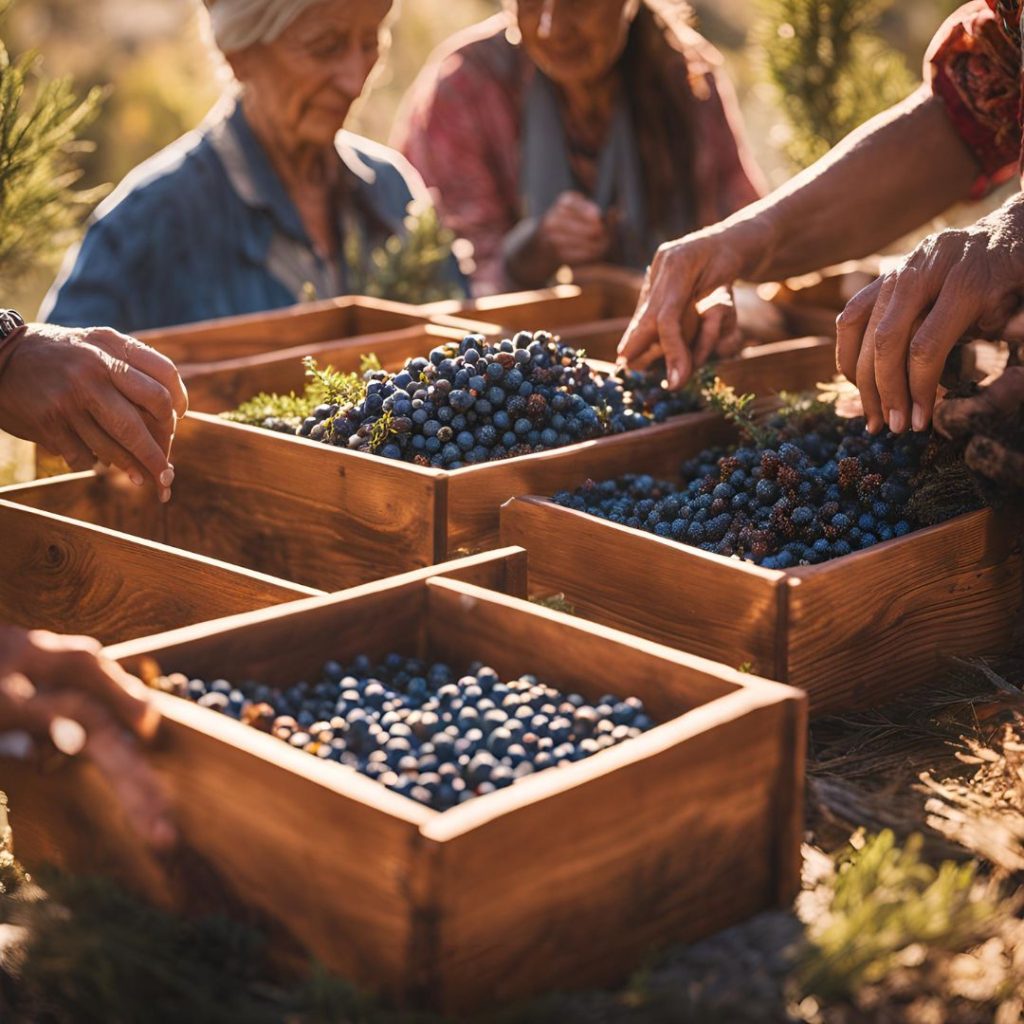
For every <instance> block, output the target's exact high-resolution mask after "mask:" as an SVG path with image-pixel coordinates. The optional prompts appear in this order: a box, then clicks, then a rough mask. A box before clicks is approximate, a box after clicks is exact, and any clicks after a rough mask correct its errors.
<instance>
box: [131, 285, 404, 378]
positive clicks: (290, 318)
mask: <svg viewBox="0 0 1024 1024" xmlns="http://www.w3.org/2000/svg"><path fill="white" fill-rule="evenodd" d="M392 326H404V325H399V324H393V325H392ZM355 333H357V328H356V324H355V315H354V310H353V306H352V303H351V301H350V300H345V299H342V300H337V299H326V300H323V301H320V302H315V303H309V304H307V305H302V306H288V307H286V308H284V309H275V310H267V311H266V312H265V313H259V314H256V315H248V314H247V315H244V316H229V317H222V318H219V319H216V320H203V321H200V322H198V323H194V324H183V325H181V326H178V327H166V328H159V329H156V330H151V331H139V332H138V334H137V337H138V339H139V340H140V341H144V342H145V343H146V344H147V345H151V346H152V347H153V348H155V349H156V350H157V351H159V352H163V354H164V355H166V356H167V357H168V358H170V359H173V360H174V361H175V362H176V363H194V362H195V363H204V362H207V361H211V360H215V359H233V358H236V357H238V356H244V355H254V354H256V353H257V352H272V351H274V350H275V349H278V348H287V347H290V346H292V345H301V344H304V343H307V342H312V341H323V340H324V339H326V338H343V337H345V336H346V335H352V334H355Z"/></svg>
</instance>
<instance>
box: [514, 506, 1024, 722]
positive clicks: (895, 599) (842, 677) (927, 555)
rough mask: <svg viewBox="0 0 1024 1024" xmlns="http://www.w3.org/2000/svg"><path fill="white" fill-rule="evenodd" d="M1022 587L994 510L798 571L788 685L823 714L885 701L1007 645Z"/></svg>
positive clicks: (1022, 612)
mask: <svg viewBox="0 0 1024 1024" xmlns="http://www.w3.org/2000/svg"><path fill="white" fill-rule="evenodd" d="M532 562H533V559H532V558H531V563H532ZM1022 584H1024V567H1022V559H1021V553H1020V538H1019V534H1018V533H1017V532H1016V530H1015V528H1014V526H1013V524H1012V523H1011V522H1010V521H1009V520H1008V519H1007V518H1004V517H1001V516H998V515H996V514H994V513H992V512H990V511H982V512H974V513H971V514H969V515H966V516H960V517H957V518H956V519H953V520H950V521H949V522H947V523H943V524H942V525H940V526H936V527H932V528H930V529H927V530H922V531H920V532H919V533H916V534H910V535H909V536H907V537H903V538H900V539H899V540H896V541H891V542H889V543H887V544H883V545H879V546H878V547H876V548H871V549H869V550H867V551H863V552H858V553H856V554H853V555H848V556H846V557H845V558H841V559H837V560H835V561H834V562H829V563H826V564H825V565H822V566H814V567H812V568H811V569H806V570H801V571H798V572H796V573H793V574H792V576H791V580H790V583H789V586H788V600H789V628H788V637H787V644H788V649H789V676H788V682H790V683H791V684H792V685H794V686H799V687H801V688H802V689H805V690H806V691H807V692H808V694H809V696H810V699H811V709H812V712H813V713H816V714H818V713H823V712H832V711H840V710H845V709H848V708H852V707H863V706H866V705H871V704H878V703H883V702H885V701H886V700H889V699H891V698H892V696H893V695H894V694H896V693H897V692H899V691H900V690H904V689H908V688H910V687H912V686H915V685H917V684H919V683H923V682H926V681H927V680H928V679H930V678H932V677H933V676H934V675H935V672H936V670H937V669H938V668H939V666H940V664H941V661H942V659H943V658H944V657H949V656H954V655H958V656H969V655H976V654H990V653H995V652H998V651H999V650H1004V649H1006V648H1007V647H1008V646H1009V644H1010V643H1011V640H1012V635H1013V632H1014V629H1015V628H1017V626H1018V625H1019V623H1020V622H1021V620H1022V616H1024V589H1022Z"/></svg>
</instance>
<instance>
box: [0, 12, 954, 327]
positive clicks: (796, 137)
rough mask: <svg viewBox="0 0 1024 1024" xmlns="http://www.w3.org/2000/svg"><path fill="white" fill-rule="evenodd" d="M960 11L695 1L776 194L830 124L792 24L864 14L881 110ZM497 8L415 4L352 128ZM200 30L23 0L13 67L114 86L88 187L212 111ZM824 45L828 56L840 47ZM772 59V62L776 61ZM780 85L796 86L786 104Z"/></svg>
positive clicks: (38, 285) (119, 173) (16, 291)
mask: <svg viewBox="0 0 1024 1024" xmlns="http://www.w3.org/2000/svg"><path fill="white" fill-rule="evenodd" d="M956 6H957V3H956V0H903V2H901V3H897V4H893V3H890V4H885V3H879V0H758V2H756V3H750V2H749V0H696V2H694V3H693V7H694V9H695V14H696V18H697V24H698V27H699V28H700V29H701V31H703V32H704V33H705V34H706V35H707V36H708V37H709V38H710V39H711V40H712V42H714V43H715V44H716V45H717V46H718V47H719V48H720V49H721V50H722V51H723V53H724V55H725V59H726V64H727V67H728V70H729V72H730V74H731V76H732V78H733V81H734V83H735V85H736V89H737V91H738V93H739V95H740V100H741V105H742V108H743V112H744V117H745V119H746V122H747V128H748V131H749V134H750V136H751V140H752V142H753V145H754V149H755V152H756V154H757V156H758V158H759V160H760V161H761V163H762V166H763V167H764V168H765V169H766V171H767V172H768V174H769V177H770V179H771V180H772V181H773V182H775V183H777V182H779V181H781V180H783V179H784V178H785V177H786V176H787V175H788V174H790V173H792V170H793V168H794V162H793V159H792V158H793V157H794V156H796V157H797V160H798V162H805V161H804V160H803V159H801V156H803V157H809V156H811V155H813V147H814V145H815V143H814V140H813V139H812V140H810V142H809V141H808V139H807V138H806V134H807V131H810V132H817V133H818V134H819V135H820V120H821V118H820V116H819V117H817V119H815V118H813V117H811V116H810V114H809V111H810V108H809V107H808V105H807V104H806V103H805V104H804V105H803V106H801V104H800V90H801V88H803V89H804V93H805V98H806V96H807V94H808V93H809V92H810V93H813V82H812V81H809V79H808V78H807V75H806V74H797V75H796V77H794V72H800V71H802V70H806V64H807V59H808V58H807V52H806V47H804V48H802V49H800V48H797V49H795V50H794V49H793V48H792V47H790V51H791V52H790V53H788V54H787V52H786V46H785V45H783V44H788V43H791V42H792V40H793V34H792V32H791V31H790V29H787V28H786V26H787V25H793V26H799V25H800V24H801V18H804V19H806V18H808V17H811V18H813V17H814V16H815V10H814V9H816V8H823V9H828V8H834V7H851V8H861V9H862V10H866V11H867V12H868V14H869V15H870V17H869V19H868V20H869V23H870V24H869V27H870V29H871V31H872V32H873V33H876V34H877V40H878V41H879V45H877V46H873V47H869V48H868V51H867V52H866V54H865V55H864V62H865V63H864V66H863V67H862V68H861V73H863V74H864V75H866V78H865V79H864V81H866V82H867V86H866V87H864V88H861V89H860V92H859V96H860V99H859V101H858V102H860V103H861V104H862V105H863V104H864V103H868V104H870V103H871V102H872V98H873V100H874V103H875V106H880V105H882V104H883V103H884V102H887V101H889V100H891V99H892V98H893V95H894V89H895V91H896V92H899V91H901V90H905V89H906V88H907V87H909V86H910V85H912V84H913V82H914V81H915V80H917V78H918V76H919V68H920V63H921V58H922V55H923V53H924V49H925V46H926V45H927V43H928V40H929V39H930V38H931V35H932V33H933V32H934V31H935V29H936V27H937V26H938V24H939V23H940V22H941V20H942V19H943V18H944V17H945V16H946V15H947V14H949V13H950V12H951V11H952V10H953V9H955V7H956ZM499 7H500V2H499V0H405V2H404V4H403V5H402V7H401V9H400V11H399V14H398V17H397V20H396V21H395V24H394V29H393V44H392V48H391V51H390V54H389V56H388V59H387V61H386V63H385V64H384V66H383V67H382V68H381V69H379V72H378V74H377V76H376V78H375V80H374V83H373V88H372V91H371V92H370V94H369V96H368V97H367V98H365V99H364V101H363V103H362V104H361V106H360V108H359V109H358V110H357V111H356V112H355V113H354V115H353V117H352V118H351V121H350V124H351V127H352V128H353V129H354V130H356V131H359V132H362V133H363V134H365V135H368V136H370V137H372V138H375V139H379V140H386V139H387V137H388V134H389V132H390V127H391V123H392V120H393V118H394V114H395V111H396V110H397V108H398V104H399V102H400V100H401V97H402V95H403V93H404V91H405V90H406V88H407V87H408V85H409V83H410V82H411V81H412V79H413V78H414V77H415V75H416V73H417V71H418V70H419V68H420V67H422V65H423V63H424V61H425V60H426V58H427V56H428V55H429V53H430V52H431V51H432V50H433V49H434V47H435V46H437V45H438V44H439V43H440V42H441V41H442V40H444V39H445V38H446V37H447V36H449V35H450V34H451V33H453V32H455V31H456V30H458V29H459V28H462V27H464V26H466V25H470V24H472V23H473V22H475V21H478V20H480V19H482V18H484V17H487V16H488V15H490V14H493V13H494V12H495V11H497V10H498V9H499ZM200 22H201V17H200V13H199V5H198V2H197V0H92V2H90V3H87V4H85V3H81V2H80V0H15V3H14V4H13V7H12V9H11V10H10V11H9V13H8V15H7V17H6V19H5V21H4V23H3V27H2V28H3V38H4V42H5V43H6V45H7V48H8V49H9V50H10V52H11V54H12V56H14V57H17V56H18V55H19V54H22V53H24V52H26V51H27V50H29V49H32V48H35V49H38V50H39V51H40V52H41V54H42V56H43V58H44V62H45V64H44V67H45V73H46V74H47V75H49V76H60V75H70V76H72V78H73V81H74V83H75V87H76V90H77V92H78V94H79V95H81V96H85V95H86V94H87V93H88V91H89V90H90V89H91V88H93V87H96V86H100V87H103V88H105V89H106V98H105V100H104V102H103V104H102V108H101V110H100V112H99V116H98V117H96V118H95V120H94V121H93V122H92V123H91V124H90V125H88V126H87V127H86V128H85V129H84V131H83V133H82V134H83V137H84V138H85V139H86V140H88V141H90V142H92V143H93V144H94V146H93V148H92V150H91V152H86V153H83V154H82V156H81V166H82V169H83V172H84V173H83V175H82V178H81V180H80V181H79V183H78V187H80V188H90V187H95V186H101V185H104V184H108V183H109V184H116V183H117V182H118V181H120V180H121V178H122V177H123V176H124V175H125V173H127V171H129V170H130V169H131V168H132V167H134V166H135V165H136V164H138V163H139V162H140V161H142V160H144V159H145V158H146V157H148V156H150V155H151V154H153V153H154V152H156V151H157V150H159V149H160V148H161V147H163V146H165V145H166V144H167V143H169V142H170V141H172V140H173V139H175V138H176V137H177V136H179V135H180V134H182V133H183V132H184V131H187V130H188V129H190V128H193V127H195V126H196V125H197V124H199V122H200V121H201V120H202V118H203V117H204V116H205V114H206V113H207V112H208V111H209V109H210V107H211V106H212V105H213V103H214V102H215V101H216V99H217V97H218V95H219V93H220V91H221V89H222V87H223V85H224V78H223V73H222V71H221V70H220V68H219V67H218V63H217V61H216V60H215V59H213V58H212V57H211V55H210V52H209V50H208V49H207V46H206V44H205V42H204V40H203V38H202V32H201V30H200ZM826 35H827V33H825V34H823V39H822V41H821V42H820V46H821V47H827V46H829V45H830V43H829V41H828V39H827V38H825V36H826ZM766 53H767V54H771V56H770V57H767V58H766ZM821 56H822V60H823V62H824V63H827V61H828V59H830V58H829V55H828V54H827V53H825V52H824V50H822V51H821ZM787 62H788V64H789V68H788V71H787V68H786V64H787ZM904 68H906V69H907V70H906V71H905V72H904V71H903V69H904ZM787 74H788V76H789V77H788V79H787V77H786V76H787ZM872 75H876V76H879V77H883V76H884V77H886V79H887V80H888V81H889V84H888V86H887V87H886V88H878V89H872V88H871V85H870V83H871V78H872ZM893 75H896V76H897V77H896V79H895V80H893ZM787 83H788V84H787ZM780 85H781V86H786V87H787V88H788V89H789V92H790V95H789V96H788V97H787V96H785V95H783V93H782V92H780V88H779V87H780ZM794 95H795V96H796V97H797V99H796V101H795V105H794V100H793V98H792V97H793V96H794ZM871 112H873V111H872V110H871V109H862V107H857V108H856V109H855V110H853V111H852V112H851V111H850V110H847V111H845V112H844V114H843V117H844V118H845V119H846V121H847V122H848V121H850V120H851V119H852V120H853V121H856V120H857V119H858V117H860V116H862V115H863V116H867V115H869V114H870V113H871ZM812 113H813V111H812ZM787 115H788V116H787ZM844 123H845V122H844ZM801 135H803V136H804V137H803V138H801ZM817 145H818V146H819V148H820V142H819V143H817ZM809 147H810V148H809ZM55 269H56V268H55V266H53V265H52V264H50V265H43V266H38V267H35V268H33V271H32V272H31V273H29V274H28V275H26V276H25V277H24V279H23V280H21V281H19V282H18V283H17V284H13V285H12V284H11V283H10V282H8V284H7V285H6V287H5V288H4V302H5V304H9V305H13V306H16V307H20V308H22V309H23V310H24V311H25V312H26V313H27V314H32V313H34V312H35V310H36V308H37V307H38V304H39V301H40V299H41V297H42V294H43V292H44V291H45V289H46V287H47V285H48V284H49V282H50V280H51V279H52V277H53V274H54V272H55ZM0 284H3V282H0Z"/></svg>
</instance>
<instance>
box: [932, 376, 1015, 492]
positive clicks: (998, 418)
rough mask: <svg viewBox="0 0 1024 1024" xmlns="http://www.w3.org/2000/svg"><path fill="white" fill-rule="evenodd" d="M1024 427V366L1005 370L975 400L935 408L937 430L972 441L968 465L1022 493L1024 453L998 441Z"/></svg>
mask: <svg viewBox="0 0 1024 1024" xmlns="http://www.w3.org/2000/svg"><path fill="white" fill-rule="evenodd" d="M1022 427H1024V366H1011V367H1010V368H1009V369H1007V370H1004V371H1003V374H1002V376H1001V377H999V378H998V379H997V380H995V381H994V382H993V383H992V384H990V385H989V386H988V387H987V388H985V389H983V390H982V392H981V393H980V394H979V395H975V396H974V397H973V398H953V399H946V400H945V401H944V402H940V403H939V404H938V405H937V406H936V407H935V429H936V430H938V431H939V432H940V433H941V434H944V435H945V436H946V437H969V438H970V441H969V442H968V444H967V450H966V451H965V453H964V458H965V459H966V460H967V464H968V465H969V466H970V467H971V468H972V469H974V470H976V471H977V472H979V473H981V474H983V475H984V476H987V477H988V478H989V479H990V480H993V481H994V482H995V483H997V484H1002V485H1003V486H1005V487H1009V488H1011V489H1016V490H1019V491H1024V451H1018V450H1014V449H1013V448H1011V447H1008V446H1007V445H1005V444H1003V443H1002V442H1001V441H999V440H996V439H995V438H996V437H999V436H1000V435H1005V434H1007V433H1011V432H1012V431H1013V430H1014V428H1016V429H1017V430H1021V429H1022ZM1000 428H1003V429H1002V430H1001V429H1000ZM993 435H995V436H993Z"/></svg>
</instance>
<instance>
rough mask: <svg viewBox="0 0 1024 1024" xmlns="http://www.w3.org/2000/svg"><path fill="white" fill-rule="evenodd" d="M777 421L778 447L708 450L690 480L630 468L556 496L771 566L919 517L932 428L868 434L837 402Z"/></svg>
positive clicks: (893, 531)
mask: <svg viewBox="0 0 1024 1024" xmlns="http://www.w3.org/2000/svg"><path fill="white" fill-rule="evenodd" d="M812 428H813V429H812ZM774 429H775V431H776V432H775V434H774V437H773V443H772V444H771V445H754V444H751V445H748V446H744V447H738V448H736V449H734V450H732V451H729V452H727V453H724V454H723V452H722V451H705V452H702V453H701V454H700V455H698V456H697V457H696V458H695V459H691V460H690V461H688V462H686V463H685V464H684V465H683V467H682V474H681V476H682V480H683V481H684V482H682V483H680V482H672V481H666V480H656V479H654V478H653V477H651V476H645V475H639V476H638V475H630V476H624V477H621V478H619V479H617V480H606V481H603V482H601V483H595V482H594V481H588V482H587V483H586V484H584V485H583V486H582V487H580V488H579V489H578V490H576V491H574V492H569V491H561V492H559V493H558V494H556V495H555V496H554V501H555V502H557V503H558V504H559V505H563V506H565V507H567V508H572V509H576V510H578V511H581V512H588V513H590V514H592V515H595V516H599V517H601V518H602V519H608V520H610V521H611V522H613V523H619V524H622V525H624V526H629V527H633V528H635V529H641V530H646V531H648V532H650V533H654V534H657V535H658V536H659V537H664V538H666V539H671V540H675V541H679V542H681V543H684V544H690V545H693V546H695V547H699V548H701V549H702V550H704V551H711V552H714V553H716V554H719V555H726V556H737V557H739V558H743V559H747V560H748V561H751V562H755V563H757V564H758V565H761V566H763V567H764V568H766V569H790V568H793V567H795V566H798V565H813V564H816V563H818V562H824V561H827V560H829V559H832V558H839V557H841V556H842V555H848V554H850V553H851V552H853V551H858V550H863V549H864V548H869V547H871V546H873V545H875V544H878V543H880V542H881V541H887V540H892V539H893V538H894V537H902V536H903V535H905V534H907V533H910V532H911V530H913V529H914V528H915V527H917V526H919V525H923V520H922V517H921V515H920V511H919V509H918V508H916V507H915V502H914V495H915V492H917V491H918V488H919V486H920V485H921V483H922V482H923V481H927V479H929V472H930V470H931V468H932V467H933V466H934V465H936V461H937V458H936V450H937V446H938V444H939V443H938V442H937V441H935V440H934V439H933V438H932V437H931V436H930V435H927V434H914V433H908V434H902V435H895V434H890V433H885V434H882V435H879V436H876V437H872V436H871V435H870V434H868V433H867V432H866V431H865V430H864V421H863V419H856V420H844V419H841V418H840V417H838V416H836V415H835V414H834V412H827V413H820V414H819V415H818V416H817V418H816V420H815V421H814V422H812V423H807V422H806V421H802V422H801V423H800V426H799V429H794V428H793V426H792V425H791V424H790V425H787V424H784V423H783V424H778V423H777V424H775V425H774ZM962 510H963V509H961V508H957V509H954V510H951V511H950V512H949V515H952V514H955V513H956V512H958V511H962ZM946 518H948V515H947V516H946ZM930 521H934V518H932V519H931V520H930Z"/></svg>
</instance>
